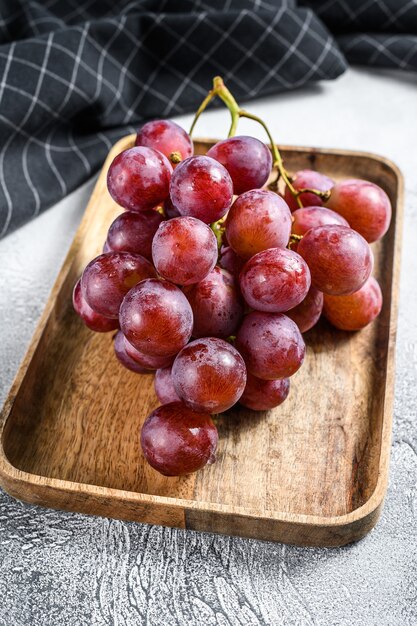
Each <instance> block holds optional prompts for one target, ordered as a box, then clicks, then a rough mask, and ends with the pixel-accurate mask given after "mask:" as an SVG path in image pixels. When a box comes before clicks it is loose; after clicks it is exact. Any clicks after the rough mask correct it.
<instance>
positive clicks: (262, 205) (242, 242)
mask: <svg viewBox="0 0 417 626" xmlns="http://www.w3.org/2000/svg"><path fill="white" fill-rule="evenodd" d="M290 232H291V212H290V210H289V208H288V206H287V204H286V203H285V202H284V200H283V199H282V198H281V197H280V196H278V194H276V193H273V192H272V191H267V190H266V189H254V190H252V191H247V192H246V193H244V194H242V195H241V196H239V197H238V198H237V199H236V200H235V202H234V203H233V205H232V208H231V209H230V211H229V214H228V216H227V220H226V236H227V241H228V242H229V245H230V246H231V247H232V248H233V250H234V251H235V252H236V254H238V255H239V256H240V257H241V258H243V259H250V257H251V256H253V255H254V254H256V253H257V252H261V251H262V250H267V249H268V248H285V247H286V246H287V244H288V240H289V237H290Z"/></svg>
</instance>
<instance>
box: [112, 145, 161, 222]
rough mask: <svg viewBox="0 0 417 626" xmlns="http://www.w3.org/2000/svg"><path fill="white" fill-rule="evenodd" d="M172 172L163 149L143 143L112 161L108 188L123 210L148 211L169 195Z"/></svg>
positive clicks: (125, 151)
mask: <svg viewBox="0 0 417 626" xmlns="http://www.w3.org/2000/svg"><path fill="white" fill-rule="evenodd" d="M171 173H172V167H171V164H170V162H169V161H168V159H167V158H166V156H164V155H163V154H162V153H161V152H158V151H157V150H154V149H153V148H146V147H144V146H139V147H135V148H128V149H127V150H124V151H123V152H121V153H120V154H118V155H117V157H116V158H115V159H114V160H113V162H112V163H111V165H110V167H109V171H108V174H107V188H108V190H109V193H110V195H111V197H112V198H113V200H114V201H115V202H117V204H120V206H122V207H123V208H124V209H128V210H129V211H149V210H150V209H153V208H154V207H155V206H157V205H158V204H160V203H161V202H163V201H164V200H165V199H166V198H167V197H168V194H169V183H170V180H171Z"/></svg>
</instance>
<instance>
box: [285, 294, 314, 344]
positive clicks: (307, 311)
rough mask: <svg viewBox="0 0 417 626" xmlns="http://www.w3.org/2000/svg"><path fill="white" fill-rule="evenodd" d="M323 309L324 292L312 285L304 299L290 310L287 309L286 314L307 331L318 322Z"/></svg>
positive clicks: (303, 330)
mask: <svg viewBox="0 0 417 626" xmlns="http://www.w3.org/2000/svg"><path fill="white" fill-rule="evenodd" d="M322 311H323V294H322V292H321V291H319V290H318V289H316V288H315V287H310V290H309V292H308V294H307V295H306V297H305V298H304V300H303V301H302V302H300V304H298V305H297V306H296V307H294V308H293V309H291V310H290V311H287V313H286V315H288V317H290V318H291V319H292V320H293V321H294V322H295V323H296V324H297V326H298V328H299V329H300V331H301V332H302V333H305V332H307V330H310V328H313V326H315V325H316V324H317V322H318V321H319V319H320V315H321V313H322Z"/></svg>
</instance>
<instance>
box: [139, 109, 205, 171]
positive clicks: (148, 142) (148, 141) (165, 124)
mask: <svg viewBox="0 0 417 626" xmlns="http://www.w3.org/2000/svg"><path fill="white" fill-rule="evenodd" d="M135 146H147V147H148V148H154V150H159V152H162V154H164V155H165V156H166V157H167V158H168V159H169V158H170V156H171V154H172V153H173V152H177V153H179V156H180V159H181V161H183V160H184V159H187V158H188V157H190V156H191V155H192V154H193V151H194V148H193V142H192V139H191V137H190V135H189V134H188V133H186V132H185V130H184V129H183V128H181V126H178V124H176V123H175V122H172V121H171V120H153V121H151V122H147V123H146V124H144V125H143V126H142V127H141V128H140V129H139V130H138V134H137V135H136V141H135ZM173 166H174V167H175V164H173Z"/></svg>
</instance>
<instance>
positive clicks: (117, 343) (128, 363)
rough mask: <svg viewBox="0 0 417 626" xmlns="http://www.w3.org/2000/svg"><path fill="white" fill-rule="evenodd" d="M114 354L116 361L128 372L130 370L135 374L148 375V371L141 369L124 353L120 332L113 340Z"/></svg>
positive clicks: (123, 338)
mask: <svg viewBox="0 0 417 626" xmlns="http://www.w3.org/2000/svg"><path fill="white" fill-rule="evenodd" d="M114 352H115V354H116V357H117V359H118V361H119V362H120V363H121V364H122V365H123V366H124V367H126V368H127V369H128V370H131V371H132V372H135V373H136V374H149V369H147V368H146V367H142V366H141V365H139V363H136V361H135V360H134V359H132V357H131V356H129V355H128V353H127V352H126V341H125V337H124V335H123V333H122V332H121V331H120V330H119V332H118V333H117V335H116V337H115V338H114Z"/></svg>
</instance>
